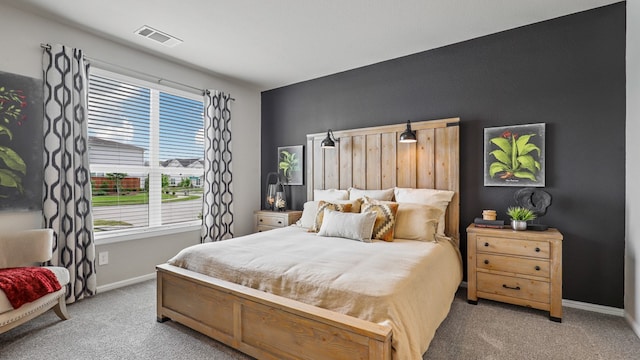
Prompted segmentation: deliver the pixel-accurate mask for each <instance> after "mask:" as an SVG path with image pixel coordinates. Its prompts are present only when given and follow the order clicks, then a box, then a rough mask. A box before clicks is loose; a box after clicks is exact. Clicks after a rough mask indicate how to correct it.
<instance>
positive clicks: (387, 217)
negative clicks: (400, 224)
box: [360, 198, 398, 241]
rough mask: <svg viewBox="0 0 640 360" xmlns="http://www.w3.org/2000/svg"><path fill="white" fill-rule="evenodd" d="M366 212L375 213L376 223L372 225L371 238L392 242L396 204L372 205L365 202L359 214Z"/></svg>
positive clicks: (396, 210)
mask: <svg viewBox="0 0 640 360" xmlns="http://www.w3.org/2000/svg"><path fill="white" fill-rule="evenodd" d="M365 199H366V198H365ZM368 211H371V212H375V213H376V222H375V224H374V225H373V234H372V236H371V237H372V238H374V239H378V240H384V241H393V238H394V229H395V226H396V213H397V212H398V204H397V203H391V202H390V203H378V204H373V203H371V202H366V201H365V203H364V204H363V205H362V209H361V210H360V212H368Z"/></svg>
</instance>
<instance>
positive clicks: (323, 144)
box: [320, 129, 336, 149]
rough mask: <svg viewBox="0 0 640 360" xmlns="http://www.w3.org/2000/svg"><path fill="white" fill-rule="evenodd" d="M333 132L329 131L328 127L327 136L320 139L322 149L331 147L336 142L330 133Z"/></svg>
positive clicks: (333, 146)
mask: <svg viewBox="0 0 640 360" xmlns="http://www.w3.org/2000/svg"><path fill="white" fill-rule="evenodd" d="M332 134H333V132H332V131H331V129H329V130H328V131H327V137H326V138H324V140H322V142H321V143H320V147H321V148H323V149H333V148H335V147H336V143H335V141H334V140H333V139H332V136H331V135H332Z"/></svg>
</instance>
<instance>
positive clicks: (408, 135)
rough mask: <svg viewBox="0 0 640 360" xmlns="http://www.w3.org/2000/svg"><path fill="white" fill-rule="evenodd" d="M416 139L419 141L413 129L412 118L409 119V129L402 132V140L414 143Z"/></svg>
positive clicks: (402, 141)
mask: <svg viewBox="0 0 640 360" xmlns="http://www.w3.org/2000/svg"><path fill="white" fill-rule="evenodd" d="M416 141H418V139H416V132H415V131H413V130H411V120H407V129H406V130H405V131H404V132H403V133H402V134H400V142H401V143H414V142H416Z"/></svg>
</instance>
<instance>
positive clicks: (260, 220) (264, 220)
mask: <svg viewBox="0 0 640 360" xmlns="http://www.w3.org/2000/svg"><path fill="white" fill-rule="evenodd" d="M285 220H286V219H285V218H284V217H283V216H281V215H274V216H270V215H265V214H258V216H256V222H257V223H256V225H257V226H261V225H264V226H273V227H283V226H285V225H286V221H285Z"/></svg>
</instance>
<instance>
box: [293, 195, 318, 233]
mask: <svg viewBox="0 0 640 360" xmlns="http://www.w3.org/2000/svg"><path fill="white" fill-rule="evenodd" d="M317 212H318V202H317V201H307V202H306V203H304V205H303V208H302V216H300V220H298V221H297V222H296V225H298V226H300V227H303V228H306V229H311V228H312V227H313V225H314V224H315V222H316V213H317Z"/></svg>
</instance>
